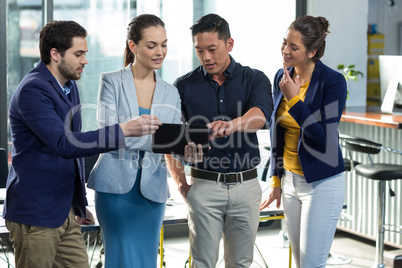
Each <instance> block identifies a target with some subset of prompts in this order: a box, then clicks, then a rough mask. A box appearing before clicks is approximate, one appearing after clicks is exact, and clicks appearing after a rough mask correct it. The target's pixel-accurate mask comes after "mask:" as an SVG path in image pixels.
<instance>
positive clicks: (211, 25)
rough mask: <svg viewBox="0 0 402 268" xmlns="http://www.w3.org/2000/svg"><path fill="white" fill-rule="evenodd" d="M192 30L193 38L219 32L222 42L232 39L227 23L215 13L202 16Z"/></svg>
mask: <svg viewBox="0 0 402 268" xmlns="http://www.w3.org/2000/svg"><path fill="white" fill-rule="evenodd" d="M190 30H191V35H192V36H193V37H194V36H196V35H197V34H199V33H205V32H217V33H218V38H219V39H220V40H223V41H225V42H226V41H227V40H228V39H229V38H230V29H229V24H228V23H227V21H226V20H225V19H224V18H222V17H221V16H219V15H217V14H213V13H210V14H208V15H205V16H202V17H201V18H200V19H199V20H197V21H196V23H194V24H193V25H192V26H191V27H190Z"/></svg>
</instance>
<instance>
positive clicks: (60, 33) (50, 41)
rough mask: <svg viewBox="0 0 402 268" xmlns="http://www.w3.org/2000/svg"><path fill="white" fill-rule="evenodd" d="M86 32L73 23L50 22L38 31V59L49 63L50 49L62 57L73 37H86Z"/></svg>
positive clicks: (71, 43)
mask: <svg viewBox="0 0 402 268" xmlns="http://www.w3.org/2000/svg"><path fill="white" fill-rule="evenodd" d="M86 36H87V31H86V30H85V28H84V27H82V26H81V25H79V24H78V23H76V22H75V21H56V20H54V21H50V22H48V23H47V24H46V25H45V26H44V27H43V28H42V30H41V31H40V35H39V51H40V59H41V60H42V61H43V62H44V63H45V64H49V63H50V50H51V49H52V48H55V49H57V51H58V52H59V53H60V54H61V56H62V57H63V56H64V53H65V52H66V50H68V49H69V48H71V47H72V46H73V37H84V38H85V37H86Z"/></svg>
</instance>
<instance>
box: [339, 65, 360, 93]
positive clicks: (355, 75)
mask: <svg viewBox="0 0 402 268" xmlns="http://www.w3.org/2000/svg"><path fill="white" fill-rule="evenodd" d="M338 70H340V71H341V73H342V74H343V76H344V77H345V79H346V81H348V80H349V79H350V80H353V81H355V82H357V81H358V80H359V78H361V77H363V76H364V75H363V73H362V72H360V71H359V70H356V68H355V65H354V64H352V65H349V66H345V65H344V64H338ZM347 94H348V97H349V91H348V92H347Z"/></svg>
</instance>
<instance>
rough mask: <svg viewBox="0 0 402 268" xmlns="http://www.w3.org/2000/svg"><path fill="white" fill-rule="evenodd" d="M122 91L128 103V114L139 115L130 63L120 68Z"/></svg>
mask: <svg viewBox="0 0 402 268" xmlns="http://www.w3.org/2000/svg"><path fill="white" fill-rule="evenodd" d="M121 80H122V87H123V92H124V94H125V95H126V99H127V103H128V114H129V115H130V116H133V115H139V108H138V99H137V94H136V92H135V84H134V77H133V72H132V70H131V64H129V65H127V67H125V68H124V69H123V70H122V74H121Z"/></svg>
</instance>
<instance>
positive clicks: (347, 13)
mask: <svg viewBox="0 0 402 268" xmlns="http://www.w3.org/2000/svg"><path fill="white" fill-rule="evenodd" d="M368 1H369V0H353V1H351V0H309V1H308V2H307V14H309V15H312V16H323V17H325V18H327V20H328V21H329V23H330V27H331V28H330V31H331V33H330V34H329V35H328V36H327V45H326V50H325V55H324V57H323V58H322V61H323V62H324V63H325V64H326V65H328V66H329V67H331V68H333V69H336V68H337V65H338V64H339V63H343V64H345V65H350V64H355V65H356V68H357V69H358V70H360V71H361V72H363V73H364V75H365V76H366V73H367V25H368V22H367V21H368V20H367V17H368ZM382 1H384V2H385V0H382ZM366 88H367V81H366V79H365V78H363V79H360V80H359V81H358V82H354V81H348V91H349V98H348V100H347V102H346V106H347V107H356V106H366V95H367V89H366Z"/></svg>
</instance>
